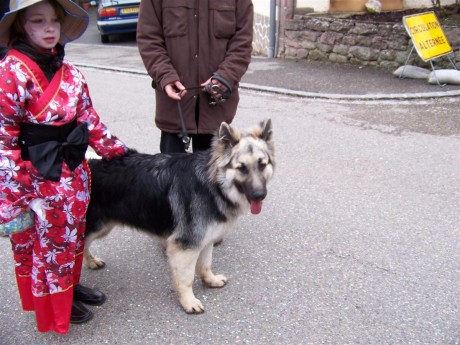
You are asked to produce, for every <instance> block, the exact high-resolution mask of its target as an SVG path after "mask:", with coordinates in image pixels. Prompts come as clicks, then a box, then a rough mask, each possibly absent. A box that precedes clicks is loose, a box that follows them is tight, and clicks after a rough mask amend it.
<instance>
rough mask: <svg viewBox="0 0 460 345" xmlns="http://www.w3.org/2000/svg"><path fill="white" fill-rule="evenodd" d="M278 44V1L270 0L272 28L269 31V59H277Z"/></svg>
mask: <svg viewBox="0 0 460 345" xmlns="http://www.w3.org/2000/svg"><path fill="white" fill-rule="evenodd" d="M275 43H276V0H270V26H269V31H268V53H267V55H268V57H269V58H270V59H272V58H274V57H275Z"/></svg>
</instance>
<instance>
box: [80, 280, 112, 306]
mask: <svg viewBox="0 0 460 345" xmlns="http://www.w3.org/2000/svg"><path fill="white" fill-rule="evenodd" d="M73 300H74V301H80V302H82V303H85V304H89V305H102V304H104V302H105V300H106V297H105V295H104V294H103V293H102V292H100V291H98V290H95V289H90V288H88V287H85V286H83V285H80V284H77V285H75V286H74V287H73Z"/></svg>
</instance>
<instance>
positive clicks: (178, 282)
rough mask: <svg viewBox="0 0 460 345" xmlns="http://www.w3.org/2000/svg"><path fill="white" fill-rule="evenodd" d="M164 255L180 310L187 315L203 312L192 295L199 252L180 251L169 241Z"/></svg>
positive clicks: (178, 247)
mask: <svg viewBox="0 0 460 345" xmlns="http://www.w3.org/2000/svg"><path fill="white" fill-rule="evenodd" d="M166 254H167V255H168V261H169V265H170V266H171V273H172V279H173V284H174V288H175V289H176V292H177V294H178V295H179V302H180V304H181V306H182V308H184V310H185V311H186V312H187V313H189V314H200V313H202V312H204V307H203V304H202V303H201V301H200V300H199V299H198V298H196V297H195V295H194V293H193V280H194V278H195V267H196V262H197V260H198V257H199V255H200V251H199V250H194V249H182V248H181V247H180V245H178V244H177V243H176V242H175V241H174V240H170V241H168V243H167V248H166Z"/></svg>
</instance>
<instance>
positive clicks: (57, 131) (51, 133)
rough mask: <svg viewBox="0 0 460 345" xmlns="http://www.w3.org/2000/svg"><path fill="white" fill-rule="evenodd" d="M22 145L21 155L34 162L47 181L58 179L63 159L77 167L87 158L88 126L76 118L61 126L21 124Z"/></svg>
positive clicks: (73, 168)
mask: <svg viewBox="0 0 460 345" xmlns="http://www.w3.org/2000/svg"><path fill="white" fill-rule="evenodd" d="M20 126H21V132H20V134H19V146H20V147H21V157H22V159H23V160H25V161H31V162H32V164H33V166H34V167H35V168H36V169H37V170H38V172H39V173H40V174H41V175H42V176H43V177H44V178H45V179H47V180H51V181H59V180H60V178H61V171H62V162H63V161H65V162H66V163H67V165H68V166H69V168H70V170H72V171H73V170H75V169H76V168H77V167H78V166H79V165H80V164H81V162H83V160H84V159H85V153H86V149H87V148H88V127H87V125H86V124H81V125H79V126H77V119H76V118H75V119H74V120H72V121H71V122H69V123H66V124H64V125H61V126H51V125H43V124H35V123H21V125H20Z"/></svg>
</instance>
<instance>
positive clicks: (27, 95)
mask: <svg viewBox="0 0 460 345" xmlns="http://www.w3.org/2000/svg"><path fill="white" fill-rule="evenodd" d="M0 72H1V75H0V154H1V160H0V186H1V191H0V223H5V222H8V221H10V220H12V219H14V218H15V217H16V216H17V215H18V214H20V213H21V212H24V211H25V210H28V209H29V203H30V202H31V201H32V200H34V199H42V200H44V202H43V212H44V213H43V214H44V215H45V216H44V217H38V216H35V225H34V227H32V228H30V229H28V230H26V231H24V232H21V233H19V234H15V235H11V236H10V239H11V243H12V249H13V252H14V260H15V262H16V268H15V273H16V279H17V284H18V289H19V294H20V297H21V301H22V307H23V309H24V310H29V311H32V310H33V311H35V313H36V320H37V326H38V330H39V331H41V332H48V331H54V332H57V333H60V334H65V333H66V332H67V331H68V328H69V322H70V311H71V308H72V298H73V285H75V284H78V282H79V279H80V272H81V266H82V260H83V255H82V252H83V246H84V241H83V236H84V232H85V214H86V210H87V206H88V203H89V199H90V195H89V191H90V182H91V177H90V171H89V168H88V165H87V162H86V160H84V161H83V162H82V163H81V164H80V165H78V166H77V167H76V168H75V169H74V170H71V169H70V168H69V166H68V165H67V163H66V162H65V161H64V162H63V163H62V170H61V175H60V180H59V181H52V180H47V179H45V178H43V177H42V176H41V175H40V173H39V172H38V171H37V169H36V168H35V167H34V166H33V165H32V163H31V162H30V161H25V160H23V159H22V158H21V149H20V147H19V144H18V137H19V131H20V124H21V123H36V124H46V125H52V126H56V125H62V124H66V123H69V122H71V121H73V120H75V118H76V119H77V124H78V125H80V124H86V125H87V126H88V132H89V145H90V146H91V147H92V148H93V149H94V150H95V151H96V152H97V153H98V154H99V155H100V156H102V157H103V158H104V159H110V158H113V157H115V156H121V155H123V154H124V153H125V152H126V146H125V145H124V144H123V143H122V142H121V141H120V140H118V139H117V138H116V137H115V136H112V135H111V134H110V133H109V131H108V130H107V128H106V126H105V125H104V124H103V123H101V122H100V120H99V116H98V114H97V113H96V111H95V110H94V109H93V107H92V104H91V99H90V95H89V92H88V87H87V84H86V81H85V79H84V77H83V75H82V74H81V73H80V71H79V70H78V69H77V68H75V67H74V66H73V65H71V64H70V63H69V62H67V61H65V60H64V62H63V65H62V67H61V68H60V69H59V70H58V71H57V72H56V74H55V75H54V77H53V79H52V80H51V81H50V82H48V80H47V79H46V77H45V75H44V73H43V72H42V71H41V69H40V68H39V67H38V65H37V64H36V63H35V62H34V61H32V60H31V59H30V58H28V57H27V56H25V55H24V54H22V53H20V52H18V51H16V50H11V51H10V52H9V53H8V56H7V57H5V59H4V60H3V61H2V62H1V64H0Z"/></svg>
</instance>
